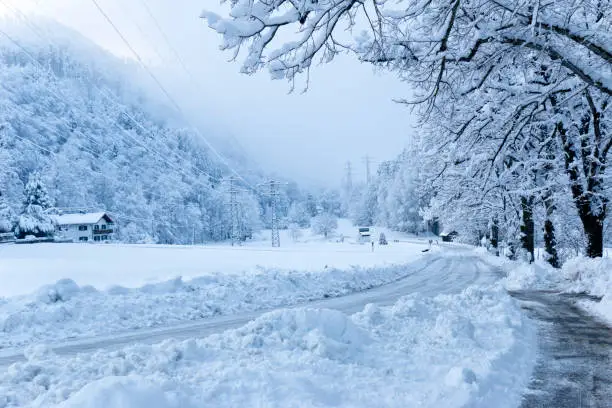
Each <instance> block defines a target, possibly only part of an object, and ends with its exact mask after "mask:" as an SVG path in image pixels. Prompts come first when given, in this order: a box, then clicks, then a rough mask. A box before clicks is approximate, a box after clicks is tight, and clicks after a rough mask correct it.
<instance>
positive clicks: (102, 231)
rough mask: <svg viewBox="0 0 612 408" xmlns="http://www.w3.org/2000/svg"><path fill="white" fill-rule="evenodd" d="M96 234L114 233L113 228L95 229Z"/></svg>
mask: <svg viewBox="0 0 612 408" xmlns="http://www.w3.org/2000/svg"><path fill="white" fill-rule="evenodd" d="M93 233H94V235H102V234H112V233H113V230H112V229H97V230H93Z"/></svg>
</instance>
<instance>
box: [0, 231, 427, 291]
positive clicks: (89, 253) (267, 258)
mask: <svg viewBox="0 0 612 408" xmlns="http://www.w3.org/2000/svg"><path fill="white" fill-rule="evenodd" d="M341 221H342V222H341V223H340V228H339V231H338V232H339V233H344V234H346V235H347V236H349V239H346V240H345V242H344V243H338V242H335V239H330V240H329V241H326V240H323V238H322V237H319V236H311V235H309V234H308V231H305V232H304V237H303V238H301V242H297V243H294V242H292V241H291V239H289V237H288V233H287V231H282V233H283V236H281V239H282V247H281V248H272V247H270V246H269V245H270V244H269V241H255V242H250V243H248V244H247V245H245V246H236V247H231V246H229V245H207V246H179V245H174V246H164V245H120V244H114V245H113V244H109V245H104V244H98V245H94V244H32V245H0V281H1V282H2V285H0V297H6V296H16V295H25V294H28V293H32V292H34V291H36V290H37V289H38V288H39V287H41V286H43V285H49V284H54V283H55V282H57V281H59V280H61V279H65V278H68V279H72V280H74V281H75V282H76V283H77V284H79V285H91V286H93V287H95V288H96V289H100V290H104V289H108V288H111V287H113V286H117V285H120V286H123V287H129V288H137V287H141V286H143V285H146V284H151V283H158V282H164V281H167V280H170V279H175V278H177V277H182V278H183V279H185V280H187V279H189V278H193V277H202V276H209V275H218V274H223V275H227V274H234V275H245V274H250V273H255V274H258V273H261V272H262V270H268V269H272V270H284V271H296V270H298V271H302V272H304V271H310V272H321V271H324V270H325V269H326V268H337V269H350V268H351V267H352V266H360V267H373V266H385V265H387V266H388V265H397V264H405V263H407V262H410V261H412V260H414V258H415V257H416V256H419V255H420V254H421V250H422V249H424V248H427V247H428V244H427V242H426V240H425V239H421V240H415V239H412V240H410V242H399V243H395V242H392V240H393V239H395V238H398V239H399V238H401V239H402V240H403V241H406V240H407V237H406V236H403V235H401V234H393V233H389V232H387V234H388V235H387V237H388V239H389V241H390V245H388V246H378V245H376V248H375V251H374V252H372V251H371V248H370V246H369V245H359V244H355V243H353V241H354V240H353V239H352V238H353V237H354V235H355V231H356V229H355V228H354V227H352V226H350V225H347V221H346V220H341ZM265 237H267V236H265ZM267 238H268V239H269V237H267ZM330 241H331V242H330Z"/></svg>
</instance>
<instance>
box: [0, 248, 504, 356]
mask: <svg viewBox="0 0 612 408" xmlns="http://www.w3.org/2000/svg"><path fill="white" fill-rule="evenodd" d="M453 252H455V253H454V254H453V255H449V254H445V255H438V254H435V253H434V254H431V255H427V256H425V257H424V258H422V259H421V260H419V261H417V262H415V263H413V264H410V265H407V266H406V269H407V270H406V277H405V278H403V279H400V280H398V281H397V282H395V283H392V284H389V285H385V286H381V287H378V288H374V289H370V290H367V291H363V292H359V293H355V294H352V295H348V296H343V297H339V298H331V299H324V300H319V301H314V302H309V303H307V304H301V305H295V306H293V307H303V306H309V307H313V308H328V309H336V310H339V311H342V312H344V313H347V314H352V313H355V312H357V311H361V310H363V308H364V306H365V305H367V304H368V303H376V304H378V305H390V304H393V303H394V302H395V301H396V300H397V299H398V298H400V297H401V296H404V295H407V294H410V293H415V292H419V293H421V294H425V295H437V294H440V293H457V292H460V291H461V290H463V289H464V288H466V287H467V286H469V285H471V284H474V283H476V284H478V283H483V284H484V283H490V282H492V281H495V280H496V279H498V278H499V273H498V271H497V270H496V269H495V268H493V267H491V266H489V265H487V264H486V263H485V262H483V261H482V259H481V258H479V257H478V256H474V255H471V254H469V253H467V252H465V253H462V252H464V251H461V250H454V251H453ZM267 311H269V310H262V311H258V312H251V313H245V314H239V315H234V316H220V317H214V318H209V319H206V320H202V321H199V322H195V323H194V322H189V323H185V324H181V325H175V326H171V327H165V328H157V329H143V330H137V331H131V332H128V333H121V334H114V335H111V336H97V337H92V338H87V339H79V340H78V341H77V340H75V341H67V342H64V343H59V344H55V345H50V348H51V349H52V350H53V351H54V352H55V353H56V354H58V355H65V356H70V355H75V354H78V353H86V352H93V351H97V350H109V349H115V348H120V347H122V346H126V345H129V344H135V343H149V344H151V343H157V342H160V341H162V340H165V339H170V338H174V339H186V338H192V337H204V336H208V335H210V334H213V333H218V332H222V331H224V330H226V329H231V328H235V327H239V326H242V325H244V324H245V323H247V322H249V321H251V320H253V319H254V318H256V317H258V316H260V315H262V314H263V313H265V312H267ZM22 360H24V355H23V350H16V349H12V350H11V349H6V350H3V351H2V353H0V365H8V364H11V363H14V362H17V361H22Z"/></svg>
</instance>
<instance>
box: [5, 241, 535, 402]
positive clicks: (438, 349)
mask: <svg viewBox="0 0 612 408" xmlns="http://www.w3.org/2000/svg"><path fill="white" fill-rule="evenodd" d="M387 234H388V233H387ZM387 238H388V240H389V243H390V245H388V246H378V245H376V248H375V251H374V252H372V251H371V248H370V246H369V245H368V246H365V245H358V244H354V243H351V242H350V241H351V240H350V239H345V240H344V242H335V241H336V239H334V238H332V239H329V240H323V239H321V238H320V237H315V236H308V235H305V236H304V238H303V239H302V242H298V243H290V242H287V243H285V245H284V246H283V247H282V248H278V249H272V248H267V247H265V242H262V241H256V242H253V243H250V244H249V245H247V246H244V247H236V248H231V247H227V246H223V245H217V246H207V247H174V246H172V247H171V246H135V245H131V246H130V245H76V244H75V245H68V244H57V245H52V244H47V245H43V244H40V245H14V246H4V247H2V248H0V251H1V252H0V259H1V260H2V263H1V265H2V266H1V268H2V269H1V270H0V278H1V279H3V281H5V280H8V281H10V280H12V279H14V282H12V283H11V285H12V286H11V287H10V288H8V289H7V288H3V289H2V290H4V291H5V292H4V293H5V295H8V294H10V295H11V296H5V297H4V298H2V299H0V328H1V329H2V334H3V336H2V337H1V338H0V346H4V347H7V346H9V347H10V346H12V347H15V346H17V347H22V346H25V345H30V346H28V347H26V348H25V351H24V354H25V361H18V359H12V357H10V355H12V354H11V353H14V352H17V353H19V350H20V349H19V348H17V349H14V350H11V349H6V350H4V351H3V352H7V353H8V354H6V353H5V354H6V356H9V359H8V360H5V361H10V362H14V361H18V362H15V363H13V364H12V365H10V366H8V367H6V366H5V367H6V369H3V370H0V408H7V407H17V406H19V407H21V406H28V407H50V408H51V407H63V408H68V407H72V408H76V407H79V408H86V407H87V408H97V407H104V408H120V407H128V406H129V407H131V408H141V407H142V408H145V407H146V408H169V407H205V406H210V407H218V406H228V407H234V406H266V407H275V406H276V407H304V406H307V407H323V406H342V407H371V406H386V407H393V406H397V407H406V406H425V407H438V406H444V407H460V406H470V407H483V408H484V407H491V406H496V407H501V408H504V407H513V406H516V405H517V404H518V402H519V400H520V395H521V392H522V390H523V389H524V387H525V386H526V384H527V383H528V381H529V376H530V373H531V369H532V367H533V363H534V360H535V359H534V354H535V337H534V336H535V335H534V329H533V327H532V326H531V323H530V322H529V321H528V320H527V319H525V317H524V315H523V314H522V313H521V311H520V309H519V308H518V306H517V304H516V302H515V301H514V300H513V299H511V298H510V297H509V296H508V295H507V293H506V291H505V289H504V288H503V286H502V284H501V283H500V279H499V275H498V274H497V273H496V272H495V271H494V270H493V269H492V268H491V267H489V266H488V265H487V264H486V263H485V262H482V261H481V260H480V258H479V257H478V256H475V255H474V254H473V251H470V250H466V249H465V248H463V249H460V250H457V249H453V248H452V246H434V248H433V251H430V252H427V253H424V252H422V251H423V249H425V248H427V247H428V246H429V245H428V243H427V241H426V240H419V239H416V238H414V237H406V236H403V237H397V238H396V237H394V236H393V234H388V235H387ZM395 239H398V240H399V241H403V242H394V240H395ZM179 276H181V277H182V278H178V277H179ZM406 277H407V278H406ZM57 280H59V282H57ZM389 282H396V283H393V284H392V285H389V286H383V287H379V288H377V289H372V290H369V291H367V292H363V293H357V294H353V295H350V296H348V297H346V298H341V297H339V296H344V295H348V294H351V293H353V292H357V291H361V290H364V289H368V288H373V287H378V286H380V285H383V284H385V283H389ZM41 285H42V287H41ZM468 285H472V286H468ZM466 286H468V287H466ZM404 294H408V295H407V296H403V295H404ZM315 299H322V300H319V301H317V302H314V303H309V304H308V305H307V306H299V304H301V303H303V302H307V301H311V300H315ZM351 299H352V300H351ZM396 299H399V300H396ZM368 302H375V303H374V304H367V303H368ZM289 305H298V306H297V307H294V308H290V309H287V308H284V309H283V307H285V306H289ZM364 305H365V307H364ZM355 306H357V307H355ZM279 307H280V308H279ZM274 308H279V309H276V310H272V311H270V312H267V313H263V314H261V315H256V314H254V313H253V314H252V315H250V314H249V313H251V312H250V311H256V310H267V309H274ZM332 309H333V310H332ZM355 311H357V313H355V314H352V313H354V312H355ZM244 312H247V313H246V319H241V318H240V317H239V315H238V313H244ZM260 313H261V312H260ZM221 314H223V315H228V316H238V318H237V319H234V320H235V322H237V323H238V324H225V323H227V322H225V323H224V322H222V321H221V320H220V322H221V323H220V324H217V325H216V326H214V327H213V330H209V331H205V330H204V331H202V330H199V329H198V330H193V328H192V327H189V328H187V329H186V330H183V329H184V328H183V326H180V325H179V326H177V327H178V328H179V329H180V330H183V332H184V333H187V334H188V336H174V334H175V333H174V332H173V331H172V330H169V332H168V333H169V335H168V336H165V335H164V336H163V337H155V336H154V337H155V338H157V339H159V338H167V339H168V340H165V341H163V342H161V343H156V344H149V343H155V342H156V341H158V340H154V341H151V342H148V341H144V340H143V336H142V335H136V332H132V331H131V330H133V329H135V328H143V327H158V328H160V329H165V328H167V327H170V328H172V327H173V326H172V325H173V324H175V323H179V322H185V321H194V320H202V322H206V320H207V319H203V318H207V317H211V316H215V315H221ZM249 316H252V317H249ZM253 318H255V320H252V321H250V322H248V321H249V320H251V319H253ZM214 319H225V317H223V318H220V317H212V318H211V320H214ZM234 320H232V321H234ZM245 322H248V323H246V325H243V326H239V324H244V323H245ZM198 324H199V323H198ZM185 327H187V326H185ZM228 327H231V329H229V330H226V331H223V330H224V329H226V328H228ZM236 327H237V328H236ZM147 330H148V329H147ZM147 330H144V332H143V333H144V334H145V335H147ZM155 330H158V329H155ZM118 333H122V334H121V335H122V336H124V337H125V339H127V341H120V342H114V343H113V344H114V345H113V346H111V347H107V344H106V340H107V339H110V338H113V336H116V335H117V334H118ZM184 333H183V334H184ZM211 333H213V334H211ZM98 335H102V337H101V338H97V337H96V338H94V339H93V340H96V339H101V341H100V342H98V343H95V341H94V343H95V344H100V348H97V347H95V346H94V347H93V348H94V349H97V351H91V350H92V348H89V349H87V350H89V351H87V352H83V351H84V350H85V349H83V348H79V347H76V348H75V350H76V353H81V354H76V353H73V352H67V353H64V354H61V355H60V354H59V351H58V354H55V352H53V351H52V349H56V350H58V349H57V348H55V347H54V345H56V344H57V342H60V341H62V340H67V339H71V338H75V337H76V338H81V337H87V336H98ZM119 337H121V336H119ZM176 337H179V338H182V339H185V338H189V337H191V338H189V339H188V340H179V339H177V338H176ZM125 339H124V340H125ZM131 339H137V340H131ZM138 339H140V340H138ZM90 340H91V339H90ZM71 341H72V340H71ZM82 341H88V340H87V339H85V340H77V341H75V344H80V342H82ZM43 343H47V344H49V346H46V345H43ZM94 343H92V344H94ZM64 344H70V341H69V342H67V343H64ZM125 344H130V345H129V346H126V345H125ZM70 347H71V346H70V345H69V346H68V349H67V350H68V351H69V350H70ZM6 356H5V357H6Z"/></svg>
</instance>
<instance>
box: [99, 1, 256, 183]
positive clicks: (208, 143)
mask: <svg viewBox="0 0 612 408" xmlns="http://www.w3.org/2000/svg"><path fill="white" fill-rule="evenodd" d="M91 1H92V3H93V4H94V6H95V7H96V9H97V10H98V11H99V12H100V14H102V16H103V17H104V19H105V20H106V21H107V22H108V24H110V25H111V27H112V28H113V30H114V31H115V32H116V33H117V35H118V36H119V38H120V39H121V41H122V42H123V43H124V44H125V46H126V47H128V49H129V50H130V51H131V53H132V54H133V55H134V57H135V58H136V60H137V61H138V62H139V63H140V65H141V66H142V67H143V69H144V70H145V71H146V72H147V73H148V74H149V76H150V77H151V78H152V79H153V81H154V82H155V84H157V86H158V87H159V88H160V89H161V90H162V92H163V93H164V95H165V96H166V97H167V98H168V100H169V101H170V103H171V104H172V105H173V106H174V108H175V109H176V110H177V111H178V112H179V113H180V114H181V116H182V117H183V119H184V120H185V121H187V122H188V123H189V120H188V119H187V115H185V113H184V111H183V110H182V109H181V107H180V105H179V104H178V103H177V102H176V101H175V100H174V98H173V97H172V95H170V93H169V92H168V91H167V90H166V88H165V87H164V86H163V84H162V83H161V81H160V80H159V79H158V78H157V77H156V76H155V74H153V72H152V71H151V70H150V69H149V67H148V66H147V65H146V64H145V63H144V60H143V59H142V58H141V57H140V55H139V54H138V52H137V51H136V50H135V49H134V47H132V45H131V44H130V42H129V41H128V40H127V38H126V37H125V36H124V35H123V33H122V32H121V30H119V28H118V27H117V26H116V25H115V23H113V21H112V19H111V18H110V17H109V15H108V14H106V12H105V11H104V10H103V9H102V7H100V5H99V4H98V2H97V1H96V0H91ZM190 126H191V127H192V128H193V129H194V131H195V132H196V133H197V134H198V136H199V137H200V138H202V140H203V141H204V143H205V144H206V146H208V148H209V149H210V150H211V151H212V152H213V153H214V154H215V155H216V156H217V157H218V158H219V160H221V162H222V163H223V164H225V166H226V167H227V168H228V169H229V170H230V171H231V172H232V173H234V175H236V176H237V177H238V178H239V179H240V180H242V182H244V183H245V184H246V185H247V186H249V187H251V188H252V189H253V190H254V191H257V189H256V188H255V187H253V186H252V185H251V184H250V183H249V182H248V181H247V180H246V179H245V178H244V177H242V176H241V175H240V173H238V172H237V171H236V170H235V169H234V168H233V167H232V166H231V165H230V164H229V162H228V161H227V160H226V159H225V158H224V157H223V156H222V155H221V154H220V153H219V152H218V151H217V150H216V149H215V148H214V146H213V145H212V144H211V143H210V142H209V141H208V140H207V139H206V137H204V136H203V135H202V134H201V132H200V131H199V130H198V129H197V128H196V127H195V126H193V125H191V124H190Z"/></svg>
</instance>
